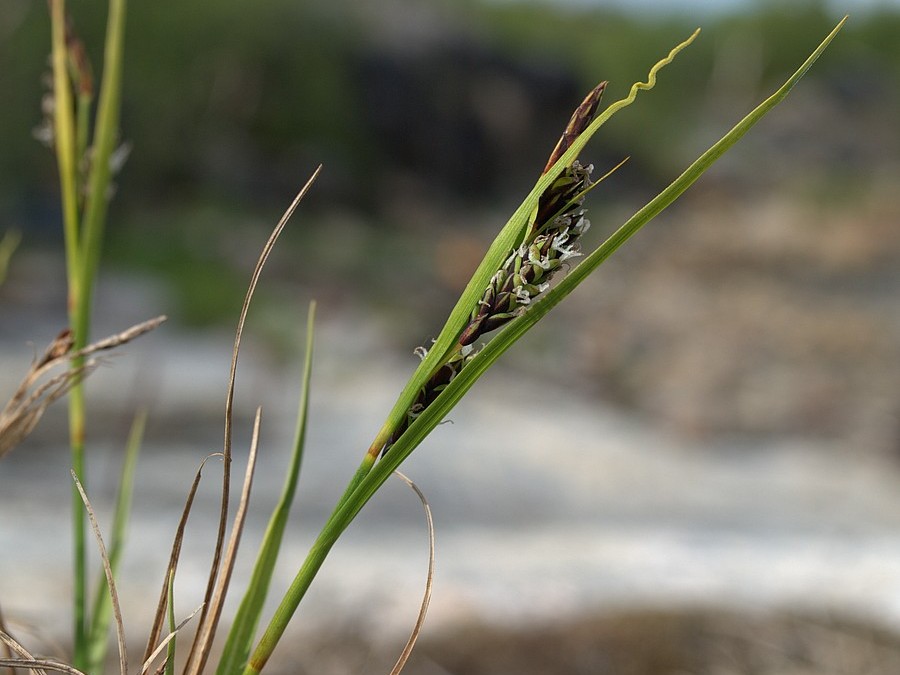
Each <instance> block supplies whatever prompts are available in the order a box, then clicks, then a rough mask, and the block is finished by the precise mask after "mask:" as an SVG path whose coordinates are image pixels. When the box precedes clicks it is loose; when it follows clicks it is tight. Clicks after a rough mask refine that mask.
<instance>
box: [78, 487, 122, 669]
mask: <svg viewBox="0 0 900 675" xmlns="http://www.w3.org/2000/svg"><path fill="white" fill-rule="evenodd" d="M72 480H73V481H74V482H75V487H76V489H77V490H78V494H79V495H80V496H81V501H82V502H83V503H84V508H85V510H86V511H87V516H88V520H89V521H90V523H91V529H93V531H94V537H95V539H96V541H97V550H98V552H99V553H100V561H101V562H102V564H103V571H104V573H105V574H106V585H107V587H108V589H109V600H110V603H111V604H112V608H113V615H114V616H115V618H116V638H117V640H118V643H119V673H120V675H128V652H127V650H126V648H125V626H124V624H123V623H122V610H121V607H120V606H119V593H118V591H117V590H116V581H115V579H114V578H113V574H112V568H110V566H109V555H108V554H107V552H106V545H105V544H104V543H103V535H102V534H101V532H100V524H99V523H98V522H97V517H96V515H95V514H94V508H93V507H92V506H91V502H90V500H89V499H88V496H87V493H86V492H85V490H84V486H83V485H82V484H81V482H80V481H79V480H78V476H77V475H75V472H74V471H72Z"/></svg>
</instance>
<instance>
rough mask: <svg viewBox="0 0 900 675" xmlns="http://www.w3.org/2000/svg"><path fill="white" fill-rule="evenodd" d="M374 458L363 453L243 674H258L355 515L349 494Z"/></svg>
mask: <svg viewBox="0 0 900 675" xmlns="http://www.w3.org/2000/svg"><path fill="white" fill-rule="evenodd" d="M376 458H377V455H372V454H366V456H365V458H364V459H363V461H362V463H361V464H360V465H359V468H358V469H357V470H356V473H355V474H354V475H353V478H351V479H350V483H348V485H347V489H346V490H344V494H343V495H341V498H340V500H338V503H337V506H335V508H334V511H333V512H332V513H331V516H329V518H328V521H327V522H326V523H325V527H323V528H322V531H321V532H320V533H319V536H318V537H317V538H316V541H315V543H313V545H312V547H311V548H310V549H309V553H308V554H307V556H306V560H304V561H303V565H302V566H301V567H300V570H299V571H298V572H297V576H295V577H294V580H293V582H291V585H290V587H289V588H288V590H287V592H286V593H285V594H284V597H283V598H282V600H281V604H279V605H278V608H277V609H276V610H275V613H274V614H273V615H272V619H271V620H270V621H269V625H268V626H267V627H266V631H265V633H263V635H262V637H261V638H260V640H259V643H258V644H257V645H256V649H254V650H253V653H252V654H251V655H250V660H249V661H248V662H247V667H246V668H245V669H244V675H255V674H256V673H259V672H260V671H261V670H262V669H263V667H264V666H265V665H266V663H267V662H268V660H269V657H270V656H271V655H272V652H273V651H274V649H275V645H277V644H278V641H279V640H280V639H281V636H282V635H283V634H284V631H285V629H287V626H288V623H290V621H291V617H293V616H294V612H296V611H297V607H298V606H299V605H300V601H301V600H303V596H304V595H306V591H307V590H308V589H309V586H310V584H312V581H313V579H315V577H316V574H318V572H319V568H320V567H322V563H324V562H325V558H327V557H328V553H329V552H330V551H331V547H332V546H334V544H335V542H336V541H337V540H338V537H340V536H341V534H342V533H343V532H344V530H345V529H347V526H348V525H349V524H350V522H351V521H352V520H353V518H354V516H355V515H356V514H357V513H358V512H359V508H354V504H353V502H352V501H351V500H350V497H351V495H353V493H354V492H355V491H356V489H357V487H359V485H360V483H361V482H362V481H363V479H364V478H365V477H366V476H367V475H368V474H369V472H370V471H371V470H372V467H373V466H374V464H375V460H376Z"/></svg>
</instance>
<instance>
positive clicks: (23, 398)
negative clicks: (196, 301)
mask: <svg viewBox="0 0 900 675" xmlns="http://www.w3.org/2000/svg"><path fill="white" fill-rule="evenodd" d="M165 320H166V317H164V316H159V317H156V318H155V319H151V320H150V321H145V322H143V323H140V324H137V325H136V326H132V327H131V328H128V329H127V330H124V331H122V332H121V333H118V334H116V335H112V336H110V337H108V338H105V339H103V340H99V341H97V342H94V343H93V344H90V345H88V346H87V347H85V348H84V349H79V350H77V351H74V352H73V351H71V349H72V334H71V331H69V329H65V330H63V331H62V332H61V333H60V334H59V335H57V336H56V338H55V339H54V340H53V341H52V342H51V343H50V345H49V346H48V347H47V349H46V350H45V351H44V353H43V355H42V356H41V357H40V358H39V359H35V360H34V361H33V362H32V364H31V367H30V368H29V370H28V372H27V373H26V375H25V377H24V378H23V379H22V381H21V382H20V383H19V386H18V387H17V388H16V391H15V392H14V393H13V395H12V397H11V398H10V400H9V402H8V403H7V404H6V406H5V407H4V408H3V410H2V411H0V457H3V455H5V454H6V453H7V452H9V451H10V450H12V449H13V448H14V447H15V446H16V445H18V444H19V443H21V442H22V441H23V440H24V439H25V438H26V437H27V436H28V435H29V434H30V433H31V432H32V431H33V430H34V428H35V426H37V423H38V422H39V421H40V419H41V417H42V416H43V414H44V411H45V410H46V409H47V408H48V407H49V406H50V405H51V404H52V403H53V402H54V401H56V400H57V399H59V398H60V397H62V396H64V395H65V394H66V392H68V391H69V389H71V388H72V387H73V386H74V385H75V384H77V383H78V382H80V381H81V380H83V379H84V378H85V377H86V376H87V375H89V374H90V373H91V372H92V371H93V370H94V369H95V368H96V367H97V365H98V363H99V361H98V360H97V359H91V360H88V361H87V362H86V363H84V364H83V365H81V366H80V367H78V368H74V369H68V370H66V371H64V372H62V373H59V374H57V375H55V376H53V377H50V378H49V379H47V380H44V381H43V382H41V381H40V380H41V379H42V378H44V377H45V376H46V375H48V373H49V372H50V371H51V370H53V369H54V368H56V367H58V366H61V365H62V364H68V362H69V361H71V360H72V359H76V358H80V357H85V356H89V355H91V354H95V353H96V352H99V351H105V350H110V349H114V348H116V347H118V346H120V345H123V344H125V343H126V342H130V341H131V340H134V339H135V338H136V337H139V336H140V335H143V334H144V333H146V332H148V331H151V330H153V329H154V328H156V327H157V326H159V324H161V323H162V322H163V321H165Z"/></svg>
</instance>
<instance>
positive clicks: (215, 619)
mask: <svg viewBox="0 0 900 675" xmlns="http://www.w3.org/2000/svg"><path fill="white" fill-rule="evenodd" d="M261 420H262V408H257V409H256V417H255V418H254V420H253V437H252V439H251V441H250V455H249V457H248V458H247V471H246V473H245V475H244V487H243V489H242V490H241V500H240V502H239V503H238V508H237V512H236V513H235V516H234V524H233V525H232V527H231V537H230V538H229V540H228V548H227V549H226V551H225V558H224V560H223V564H222V574H221V575H219V582H218V584H216V592H215V594H214V595H213V597H212V601H211V603H210V607H209V613H208V614H207V616H208V617H209V620H208V621H207V622H206V624H205V625H204V626H202V627H201V628H200V630H199V632H198V637H197V640H196V644H197V649H198V652H197V653H198V656H197V659H196V665H195V666H194V668H193V669H192V670H187V669H185V672H186V673H187V674H188V675H199V673H202V672H203V669H204V668H205V667H206V661H207V659H208V658H209V652H210V650H211V649H212V645H213V639H214V638H215V636H216V628H217V627H218V625H219V619H220V617H221V616H222V605H224V604H225V596H226V595H227V594H228V584H229V583H230V582H231V573H232V572H233V571H234V563H235V560H236V559H237V552H238V548H239V546H240V543H241V534H243V531H244V523H245V522H246V519H247V507H248V505H249V504H250V491H251V489H252V487H253V476H254V474H255V473H256V457H257V451H258V449H259V427H260V423H261Z"/></svg>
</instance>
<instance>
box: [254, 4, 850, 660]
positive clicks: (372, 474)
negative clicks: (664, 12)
mask: <svg viewBox="0 0 900 675" xmlns="http://www.w3.org/2000/svg"><path fill="white" fill-rule="evenodd" d="M845 21H846V17H845V18H844V19H843V20H842V21H841V22H840V23H839V24H838V25H837V26H836V27H835V28H834V30H833V31H832V32H831V33H830V34H829V35H828V36H827V37H826V38H825V39H824V40H823V41H822V43H821V44H820V45H819V46H818V47H817V48H816V50H815V51H814V52H813V53H812V54H811V55H810V56H809V58H808V59H807V60H806V61H805V62H804V63H803V64H802V65H801V66H800V68H799V69H798V70H797V71H796V72H795V73H794V74H793V75H792V76H791V77H790V78H789V79H788V80H787V81H786V82H785V84H784V85H782V87H780V88H779V89H778V90H777V91H776V92H775V93H774V94H773V95H772V96H770V97H769V98H768V99H766V100H765V101H764V102H763V103H762V104H760V105H759V106H758V107H757V108H756V109H754V110H753V111H752V112H751V113H750V114H749V115H747V116H746V117H745V118H744V119H743V120H741V121H740V122H739V123H738V124H737V125H736V126H735V127H734V128H732V129H731V130H730V131H729V132H728V133H727V134H726V135H725V136H723V137H722V138H721V139H720V140H719V141H718V142H717V143H715V144H714V145H713V146H712V147H710V148H709V149H708V150H707V151H706V152H705V153H703V155H701V156H700V157H699V158H698V159H697V160H696V161H695V162H693V163H692V164H691V165H690V166H689V167H688V169H686V170H685V171H684V172H683V173H682V174H681V175H680V176H679V177H678V178H676V179H675V181H673V182H672V183H671V184H670V185H669V186H668V187H667V188H666V189H665V190H663V192H661V193H660V194H659V195H658V196H657V197H656V198H654V199H653V200H651V201H650V202H649V203H648V204H647V205H646V206H645V207H643V208H642V209H640V210H639V211H638V212H637V213H636V214H635V215H634V216H632V218H630V219H629V220H628V221H627V222H626V223H625V224H623V225H622V226H621V227H620V228H619V229H618V230H617V231H616V232H615V233H614V234H613V235H612V236H611V237H610V238H609V239H608V240H607V241H606V242H605V243H604V244H603V245H601V246H600V247H599V248H598V249H597V250H595V251H594V252H593V253H592V254H591V255H590V256H588V257H587V258H586V259H585V260H584V261H583V262H582V263H581V264H580V265H578V266H577V267H576V268H575V269H574V270H572V272H570V273H569V275H567V276H566V277H565V278H564V279H563V280H562V281H561V282H560V283H559V284H558V285H557V286H556V287H554V288H552V289H550V290H549V291H548V293H547V295H546V296H544V298H543V299H541V300H539V301H538V302H536V303H534V304H533V305H532V306H531V307H530V308H529V309H528V311H526V312H525V313H524V314H522V315H521V316H519V317H517V318H516V319H514V320H512V321H511V322H510V323H509V324H507V325H506V327H505V328H504V329H503V330H502V331H501V332H500V334H498V335H497V336H496V337H494V339H492V340H491V341H490V342H488V344H487V345H486V346H485V348H484V349H483V350H482V351H481V352H479V353H478V355H477V356H475V358H474V359H473V360H472V361H471V362H470V363H469V364H468V365H467V366H466V367H465V368H463V369H462V371H461V372H460V373H459V375H457V377H455V378H454V379H453V380H452V381H451V382H450V383H449V385H448V386H447V387H446V388H445V389H444V390H443V391H442V392H441V394H440V395H439V396H438V398H437V400H435V401H434V403H433V404H432V405H431V406H429V407H428V408H426V409H425V410H424V411H423V412H422V413H421V414H420V415H419V416H418V417H417V418H416V420H415V421H414V422H413V423H412V424H411V425H410V427H409V428H408V429H407V430H406V431H405V432H404V434H403V435H402V436H400V438H399V440H398V441H397V443H396V444H395V445H394V446H393V447H392V448H391V451H390V452H389V453H387V454H386V455H385V456H384V457H383V458H382V459H381V460H380V461H379V462H377V464H374V466H373V467H372V468H371V470H369V471H368V472H367V473H366V475H365V476H364V477H363V478H362V479H360V480H358V481H356V482H357V483H358V486H357V488H356V489H355V490H354V491H353V492H352V494H351V495H350V496H349V497H347V498H344V499H342V500H341V502H339V504H338V506H337V507H336V509H335V511H334V512H333V513H332V516H331V517H330V518H329V520H328V522H327V523H326V525H325V527H324V528H323V530H322V531H321V532H320V534H319V536H318V537H317V538H316V541H315V543H314V544H313V546H312V548H311V549H310V551H309V553H308V555H307V558H306V560H305V561H304V563H303V565H302V567H301V568H300V570H299V572H298V573H297V576H296V577H295V578H294V581H293V583H292V584H291V587H290V589H289V590H288V592H287V593H286V594H285V597H284V599H283V600H282V603H281V605H280V606H279V607H278V609H277V610H276V612H275V615H274V616H273V617H272V620H271V621H270V623H269V626H268V628H267V630H266V632H265V633H264V634H263V636H262V638H261V639H260V641H259V643H258V644H257V646H256V649H255V650H254V653H253V655H252V656H251V659H250V662H249V663H248V665H247V668H246V669H245V670H244V675H255V674H256V673H259V672H260V671H261V670H262V668H263V667H264V666H265V664H266V662H267V661H268V659H269V657H270V656H271V653H272V651H273V650H274V648H275V646H276V644H277V643H278V641H279V639H280V638H281V635H282V634H283V633H284V630H285V629H286V627H287V624H288V622H289V621H290V619H291V617H292V616H293V614H294V612H295V611H296V608H297V606H298V605H299V603H300V600H301V599H302V597H303V595H304V594H305V592H306V590H307V589H308V588H309V585H310V584H311V583H312V579H313V578H314V577H315V575H316V573H317V572H318V570H319V568H320V567H321V565H322V563H323V562H324V560H325V558H326V557H327V555H328V552H329V551H330V550H331V547H332V546H333V545H334V543H335V542H336V541H337V539H338V537H339V536H340V535H341V534H342V533H343V531H344V530H345V529H346V528H347V526H349V524H350V522H352V520H353V519H354V518H355V517H356V515H357V514H358V513H359V511H360V510H361V509H362V508H363V506H364V505H365V504H366V503H367V502H368V500H369V499H371V497H372V496H373V495H374V493H375V492H376V491H377V489H378V488H379V487H380V486H381V485H382V484H383V483H384V482H385V480H387V478H388V477H389V476H390V474H391V472H393V471H394V470H396V469H397V467H398V466H399V465H400V464H401V463H402V461H403V460H404V459H405V458H406V457H407V456H408V455H409V454H410V453H411V452H412V451H413V450H414V449H415V448H416V447H417V446H418V445H419V444H420V443H421V441H422V440H423V439H424V438H425V436H427V434H428V433H430V432H431V431H432V430H433V429H434V428H435V427H436V426H437V425H438V424H439V423H440V421H441V420H442V419H444V417H445V416H446V414H447V413H448V412H449V411H450V410H451V409H452V407H453V406H454V405H455V404H456V403H457V402H458V401H459V400H460V399H461V398H462V396H463V395H464V394H465V393H466V392H467V391H468V390H469V389H470V388H471V386H472V385H473V384H474V383H475V381H476V380H477V379H478V378H479V377H480V376H481V375H482V374H483V373H484V372H485V371H486V370H487V368H488V367H490V366H491V365H492V364H493V363H494V362H495V361H496V360H497V358H499V357H500V356H501V355H502V354H503V353H504V352H505V351H506V350H507V349H508V348H509V347H510V346H512V344H514V343H515V342H516V341H517V340H518V339H519V338H521V337H522V336H523V335H524V334H525V332H527V331H528V330H529V329H530V328H531V327H532V326H533V325H535V324H536V323H537V321H539V320H540V319H541V318H543V317H544V316H545V315H546V314H547V312H549V311H550V309H552V308H553V307H554V306H555V305H556V304H558V303H559V302H560V301H561V300H562V299H563V298H564V297H565V296H566V295H568V294H569V293H571V292H572V290H574V289H575V288H576V287H577V286H578V284H580V283H581V282H582V281H584V279H585V278H586V277H587V276H588V275H589V274H590V273H591V272H592V271H593V270H594V269H596V267H597V266H599V265H600V264H601V263H602V262H603V261H605V260H606V259H607V258H608V257H609V256H610V255H612V253H613V252H615V251H616V250H617V249H618V248H619V247H620V246H621V245H622V244H623V243H624V242H625V241H627V240H628V239H629V238H630V237H632V236H633V235H634V234H635V233H636V232H637V231H638V230H639V229H640V228H641V227H643V226H644V225H645V224H646V223H647V222H649V221H650V220H651V219H652V218H653V217H655V216H656V215H658V214H659V213H660V212H661V211H662V210H663V209H665V208H666V207H667V206H669V205H670V204H671V203H672V202H674V201H675V199H677V198H678V196H680V195H681V194H682V193H683V192H684V191H685V190H686V189H687V188H688V187H690V185H692V184H693V183H694V182H695V181H696V180H697V179H698V178H699V177H700V176H701V175H702V174H703V173H704V172H705V171H706V170H707V169H708V168H709V167H710V166H711V165H712V164H713V163H714V162H715V161H716V159H718V158H719V157H720V156H721V155H722V154H724V152H725V151H727V150H728V149H729V148H730V147H731V146H732V145H734V143H736V142H737V141H738V140H739V139H740V138H741V137H742V136H743V135H744V134H745V133H746V132H747V131H748V130H749V129H750V128H751V127H752V126H753V125H754V124H756V122H758V121H759V120H760V119H762V117H764V116H765V115H766V114H767V113H768V112H769V111H770V110H771V109H772V108H774V107H775V106H776V105H777V104H778V103H780V102H781V101H782V100H783V99H784V98H785V96H787V94H788V93H789V92H790V90H791V89H792V88H793V86H794V85H795V84H796V83H797V82H798V81H799V80H800V78H802V77H803V75H804V74H805V73H806V72H807V70H808V69H809V68H810V67H811V66H812V64H813V63H814V62H815V61H816V60H817V59H818V57H819V56H820V55H821V53H822V52H823V51H824V50H825V48H826V47H827V46H828V44H829V43H830V42H831V40H832V39H833V38H834V37H835V36H836V35H837V33H838V32H839V31H840V29H841V28H842V27H843V24H844V22H845ZM695 35H696V33H695ZM685 44H686V43H685ZM682 46H683V45H682ZM677 50H678V48H676V50H673V52H672V53H670V55H669V59H668V60H671V58H672V57H673V56H674V54H675V53H677ZM666 62H668V61H667V60H664V61H661V62H660V63H658V64H657V65H656V66H654V68H653V69H651V72H650V75H651V76H650V77H649V78H648V81H647V82H646V83H644V82H639V83H636V84H635V85H634V86H633V87H632V89H631V92H630V93H629V96H628V97H626V98H625V99H622V100H621V101H618V102H616V103H614V104H612V105H611V106H610V107H609V108H607V109H606V110H605V111H604V113H603V114H601V115H600V116H598V117H597V119H595V120H594V121H593V122H592V123H591V125H590V126H589V127H588V128H587V129H586V130H585V132H584V133H583V134H582V135H581V136H580V137H579V138H577V139H576V140H575V142H573V143H572V146H571V147H570V148H569V149H568V150H567V151H566V152H565V153H564V154H563V155H562V156H561V157H560V159H559V160H558V161H557V165H559V164H560V163H563V162H565V163H567V164H568V163H571V162H572V161H573V160H574V159H575V157H576V156H577V153H578V152H580V150H581V149H582V148H583V146H584V144H585V143H586V142H587V140H588V139H589V138H590V136H591V135H592V134H593V133H594V132H595V131H596V130H597V129H598V128H599V126H600V125H602V124H603V123H604V122H605V121H606V120H607V119H609V117H610V116H611V115H612V114H614V113H615V112H616V111H618V110H620V109H621V108H623V107H625V106H627V105H630V103H631V102H633V101H634V99H635V96H636V94H637V92H638V91H639V90H646V89H649V88H651V87H652V86H653V84H654V82H655V76H656V72H657V70H658V69H659V67H661V65H665V63H666ZM553 171H554V170H551V171H550V172H548V174H545V177H546V176H547V175H552V174H553ZM557 175H558V172H557ZM542 181H543V179H542ZM542 181H539V182H538V185H541V183H542ZM548 183H549V181H548ZM539 195H540V193H538V194H537V196H535V192H534V191H533V192H532V195H530V196H529V198H528V199H526V201H525V202H523V205H522V206H521V207H520V209H519V210H517V213H518V212H519V211H521V210H522V209H523V208H524V209H528V208H533V207H534V205H536V203H537V197H539ZM532 197H533V201H529V200H531V199H532ZM511 222H514V221H512V220H511ZM482 288H483V286H482ZM467 289H468V287H467ZM447 326H450V327H451V328H452V325H451V323H450V322H449V321H448V324H447ZM445 328H446V327H445ZM460 330H461V329H460ZM458 334H459V333H457V335H458ZM436 344H437V343H436ZM433 349H434V348H433ZM417 372H418V371H417ZM368 456H371V449H370V452H369V455H368ZM364 464H365V461H364ZM357 474H359V471H358V472H357ZM354 480H356V478H354Z"/></svg>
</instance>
